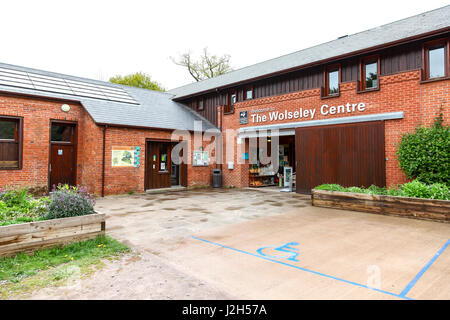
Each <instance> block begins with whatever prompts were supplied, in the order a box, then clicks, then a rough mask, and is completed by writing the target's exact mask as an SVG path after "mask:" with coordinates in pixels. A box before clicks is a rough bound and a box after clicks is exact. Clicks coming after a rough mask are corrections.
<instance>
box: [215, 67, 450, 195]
mask: <svg viewBox="0 0 450 320" xmlns="http://www.w3.org/2000/svg"><path fill="white" fill-rule="evenodd" d="M449 92H450V80H441V81H434V82H429V83H420V71H419V70H415V71H411V72H405V73H397V74H392V75H388V76H382V77H380V90H378V91H372V92H364V93H357V92H356V82H345V83H341V87H340V96H339V97H333V98H327V99H321V98H320V90H319V89H313V90H305V91H300V92H295V93H290V94H285V95H279V96H271V97H265V98H260V99H254V100H248V101H243V102H238V103H236V104H235V112H234V113H233V114H229V115H227V114H224V115H222V119H221V124H222V125H223V130H224V131H226V130H227V129H233V130H237V129H239V128H241V127H245V126H260V125H269V124H278V123H289V122H297V121H308V120H311V118H299V119H286V120H279V121H272V122H270V121H267V122H260V123H254V122H252V121H251V113H250V112H249V123H248V124H247V125H239V111H242V110H248V111H250V110H257V109H258V110H259V109H265V108H271V109H273V110H275V111H277V110H278V111H283V112H284V110H288V111H292V112H294V111H298V110H299V108H303V109H305V108H306V109H316V113H315V115H314V119H312V120H321V119H330V118H338V117H349V116H357V115H368V114H376V113H385V112H395V111H403V112H404V119H399V120H387V121H385V152H386V157H387V158H388V160H387V161H386V183H387V185H388V186H390V185H392V184H397V183H403V182H406V181H407V179H406V177H405V175H404V173H403V172H402V171H401V169H400V168H399V165H398V161H397V157H396V156H395V152H396V148H397V144H398V143H399V141H400V138H401V135H402V134H403V133H406V132H411V131H413V130H414V128H415V127H416V126H417V125H419V124H424V125H429V124H431V123H432V122H433V120H434V118H435V117H436V116H437V115H438V113H439V108H440V106H443V107H444V119H445V122H446V123H448V122H449V118H450V108H449V104H450V93H449ZM359 102H363V103H365V105H366V107H365V110H364V111H358V110H357V108H356V110H355V112H350V113H347V112H345V113H339V114H334V115H322V114H320V107H321V106H322V105H324V104H327V105H328V106H338V105H343V104H344V105H345V104H346V103H351V104H353V103H355V104H356V103H359ZM258 114H259V115H267V116H268V112H261V113H258ZM219 119H220V114H219ZM234 142H235V146H234V149H235V150H237V148H239V145H237V144H236V139H235V141H234ZM240 152H241V151H239V152H235V155H234V161H235V169H234V170H227V169H224V183H225V185H227V186H231V185H233V186H238V187H242V186H248V164H241V165H239V164H236V163H237V156H239V157H241V155H240ZM238 153H239V154H238Z"/></svg>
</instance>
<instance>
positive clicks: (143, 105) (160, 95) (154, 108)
mask: <svg viewBox="0 0 450 320" xmlns="http://www.w3.org/2000/svg"><path fill="white" fill-rule="evenodd" d="M0 68H6V69H12V70H19V71H24V72H31V73H36V74H39V75H44V76H53V77H58V78H63V79H69V80H75V81H82V82H86V83H92V84H97V85H104V86H109V87H116V88H122V89H123V90H125V91H126V92H127V93H128V94H129V95H130V96H131V97H132V98H133V99H134V100H135V101H136V102H137V103H138V104H131V103H121V102H114V101H108V100H101V99H94V98H86V97H80V96H75V95H70V94H61V93H53V92H48V91H41V90H36V89H27V88H20V87H14V86H9V85H0V91H3V92H12V93H18V94H28V95H36V96H41V97H48V98H59V99H66V100H72V101H79V102H80V103H81V104H82V105H83V106H84V108H85V109H86V111H87V112H88V113H89V114H90V115H91V117H92V118H93V119H94V121H95V122H96V123H101V124H110V125H123V126H137V127H149V128H161V129H178V130H194V122H195V121H201V122H202V129H203V130H207V129H214V128H216V127H215V126H214V125H213V124H212V123H211V122H209V121H208V120H206V119H205V118H204V117H202V116H200V115H199V114H197V113H196V112H195V111H193V110H191V109H190V108H188V107H187V106H185V105H183V104H181V103H177V102H174V101H173V100H172V98H173V95H172V94H169V93H164V92H158V91H152V90H147V89H141V88H135V87H129V86H124V85H119V84H114V83H110V82H104V81H98V80H93V79H85V78H79V77H74V76H69V75H63V74H58V73H54V72H47V71H43V70H37V69H31V68H26V67H21V66H14V65H10V64H5V63H0Z"/></svg>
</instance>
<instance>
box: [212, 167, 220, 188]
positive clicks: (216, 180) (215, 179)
mask: <svg viewBox="0 0 450 320" xmlns="http://www.w3.org/2000/svg"><path fill="white" fill-rule="evenodd" d="M212 185H213V188H222V170H220V169H213V172H212Z"/></svg>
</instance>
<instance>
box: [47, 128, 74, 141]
mask: <svg viewBox="0 0 450 320" xmlns="http://www.w3.org/2000/svg"><path fill="white" fill-rule="evenodd" d="M72 136H73V126H72V125H67V124H52V127H51V141H52V142H69V143H70V142H72Z"/></svg>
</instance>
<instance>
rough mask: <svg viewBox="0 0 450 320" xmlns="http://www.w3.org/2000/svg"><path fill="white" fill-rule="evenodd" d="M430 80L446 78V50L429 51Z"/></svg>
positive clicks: (441, 48)
mask: <svg viewBox="0 0 450 320" xmlns="http://www.w3.org/2000/svg"><path fill="white" fill-rule="evenodd" d="M428 61H429V75H428V77H429V78H440V77H444V76H445V48H444V47H440V48H435V49H430V50H428Z"/></svg>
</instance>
